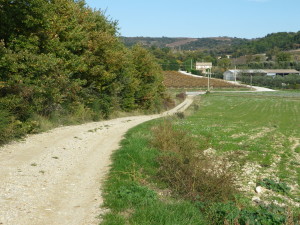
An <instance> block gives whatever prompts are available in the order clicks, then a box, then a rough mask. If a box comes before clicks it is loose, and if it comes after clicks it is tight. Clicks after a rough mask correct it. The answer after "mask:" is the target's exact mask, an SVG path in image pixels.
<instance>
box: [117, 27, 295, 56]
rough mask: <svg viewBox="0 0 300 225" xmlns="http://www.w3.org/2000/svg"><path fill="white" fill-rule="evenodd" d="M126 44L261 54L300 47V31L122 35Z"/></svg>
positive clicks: (224, 52)
mask: <svg viewBox="0 0 300 225" xmlns="http://www.w3.org/2000/svg"><path fill="white" fill-rule="evenodd" d="M121 39H122V41H123V42H124V43H125V45H126V46H129V47H130V46H132V45H135V44H137V43H141V44H142V45H143V46H145V47H152V46H155V47H158V48H165V47H169V48H172V49H176V50H190V51H194V50H204V51H205V50H207V51H210V52H214V53H216V54H233V53H236V54H237V55H247V54H261V53H266V52H268V51H270V50H272V49H274V48H278V50H281V51H289V50H294V49H299V48H300V31H299V32H278V33H272V34H268V35H266V36H265V37H262V38H256V39H251V40H250V39H243V38H232V37H208V38H187V37H178V38H169V37H121Z"/></svg>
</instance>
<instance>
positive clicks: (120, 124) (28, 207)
mask: <svg viewBox="0 0 300 225" xmlns="http://www.w3.org/2000/svg"><path fill="white" fill-rule="evenodd" d="M192 101H193V100H192V97H188V98H187V99H186V100H185V101H184V102H182V103H181V104H180V105H178V106H177V107H175V108H174V109H172V110H170V111H168V112H165V113H163V114H157V115H148V116H135V117H126V118H118V119H114V120H109V121H103V122H93V123H88V124H84V125H79V126H69V127H60V128H56V129H54V130H51V131H49V132H45V133H41V134H37V135H32V136H29V137H28V138H26V139H24V140H23V141H20V142H16V143H12V144H9V145H5V146H3V147H1V148H0V171H1V174H0V180H1V186H0V224H5V225H32V224H39V225H41V224H45V225H46V224H47V225H48V224H56V225H58V224H66V225H69V224H78V225H86V224H98V223H99V219H98V218H96V217H97V216H98V215H99V214H100V209H99V205H100V204H101V203H102V198H101V192H100V191H99V186H100V184H101V181H102V179H104V176H105V174H106V172H107V169H108V167H109V165H110V155H111V153H112V151H113V150H115V149H117V148H118V146H119V142H120V140H121V139H122V137H123V135H124V134H125V133H126V132H127V130H128V129H129V128H131V127H134V126H136V125H137V124H140V123H143V122H145V121H148V120H151V119H155V118H159V117H161V116H165V115H170V114H174V113H176V112H178V111H183V110H185V109H186V108H187V107H188V106H189V105H190V104H191V103H192Z"/></svg>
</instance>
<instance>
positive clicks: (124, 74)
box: [0, 0, 164, 144]
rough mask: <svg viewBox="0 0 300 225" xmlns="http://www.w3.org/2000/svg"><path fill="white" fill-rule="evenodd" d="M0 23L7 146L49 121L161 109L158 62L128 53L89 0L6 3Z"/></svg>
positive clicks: (0, 95) (1, 106) (1, 129)
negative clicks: (90, 6) (116, 112)
mask: <svg viewBox="0 0 300 225" xmlns="http://www.w3.org/2000/svg"><path fill="white" fill-rule="evenodd" d="M0 17H1V27H0V115H1V125H0V134H1V135H0V144H1V143H3V142H5V141H7V140H9V139H10V138H12V137H19V136H22V135H23V134H24V133H28V132H35V131H37V130H38V129H39V128H40V127H41V126H42V125H43V124H44V125H45V124H49V122H47V121H49V120H50V121H52V122H55V123H58V124H60V123H70V122H71V123H73V122H78V121H84V120H91V119H94V120H97V119H99V118H107V117H109V116H110V115H111V114H112V113H113V112H114V111H117V110H122V111H132V110H146V111H149V110H151V111H154V110H158V109H159V108H160V106H161V101H162V98H163V95H164V94H163V92H164V88H163V86H162V79H163V77H162V74H161V69H160V66H159V65H158V64H157V63H156V60H155V58H154V57H153V56H152V55H151V54H150V53H149V52H148V51H147V50H145V49H143V48H141V47H140V46H134V47H132V48H131V49H127V48H126V47H125V46H124V45H123V43H122V42H120V40H119V37H118V27H117V23H116V22H115V21H111V20H109V19H108V18H107V17H106V16H105V15H104V14H103V13H102V12H101V11H94V10H92V9H90V8H88V7H87V6H86V5H85V2H84V0H79V1H73V0H53V1H44V0H20V1H7V0H2V1H1V7H0Z"/></svg>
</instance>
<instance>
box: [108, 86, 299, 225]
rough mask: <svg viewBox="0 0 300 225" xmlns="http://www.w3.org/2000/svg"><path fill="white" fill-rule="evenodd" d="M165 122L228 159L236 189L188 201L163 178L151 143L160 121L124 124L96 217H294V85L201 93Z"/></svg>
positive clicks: (150, 220) (118, 220) (149, 220)
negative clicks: (228, 195) (222, 198)
mask: <svg viewBox="0 0 300 225" xmlns="http://www.w3.org/2000/svg"><path fill="white" fill-rule="evenodd" d="M171 121H172V123H173V125H174V127H175V129H177V130H186V131H187V133H188V134H189V136H191V137H192V138H193V139H194V140H195V141H196V142H197V143H199V146H198V150H199V152H206V153H207V154H209V155H210V156H211V157H213V158H214V157H215V158H218V157H223V158H225V159H226V160H227V162H228V163H230V165H232V166H231V167H232V170H233V172H234V174H235V177H236V181H235V183H236V185H237V187H238V188H239V190H240V194H237V195H236V198H235V200H233V201H228V202H200V201H197V200H194V201H190V200H189V199H185V198H184V197H182V196H180V194H178V193H176V192H175V191H174V190H173V189H172V187H170V186H168V184H167V183H164V182H163V181H162V180H161V179H160V177H159V169H160V166H159V163H158V160H157V157H158V156H160V155H161V154H162V153H161V151H160V150H159V149H155V148H154V147H153V145H151V141H152V142H153V129H154V127H155V126H157V125H158V124H161V123H162V122H163V120H162V119H160V120H154V121H150V122H148V123H145V124H142V125H140V126H138V127H135V128H133V129H131V130H130V131H129V132H128V133H127V135H126V138H125V140H123V142H122V148H121V149H120V150H118V151H116V152H115V154H114V155H113V164H112V169H111V172H110V175H109V179H108V180H107V182H106V185H105V190H104V191H105V195H104V198H105V202H104V206H105V207H107V208H109V209H110V211H109V213H108V214H106V215H105V216H104V217H103V218H104V221H103V223H102V224H118V225H119V224H167V225H171V224H224V222H226V224H246V222H248V224H299V219H300V217H299V203H300V199H299V197H300V195H299V194H300V192H299V185H300V160H299V157H300V145H299V142H300V92H296V91H293V92H270V93H215V94H207V95H204V96H202V97H199V98H197V99H196V101H195V103H194V105H193V106H191V107H190V109H189V110H188V111H187V112H186V117H185V118H184V119H179V118H175V117H173V118H171ZM257 185H260V186H262V187H264V189H263V190H264V191H263V192H262V193H260V194H257V193H255V187H256V186H257ZM253 196H256V197H259V199H260V200H259V204H257V203H255V202H253V201H251V199H252V198H253ZM288 212H294V217H293V216H291V215H292V214H293V213H288ZM297 220H298V223H297V222H295V221H297ZM245 221H246V222H245ZM293 221H294V222H293ZM237 222H239V223H237Z"/></svg>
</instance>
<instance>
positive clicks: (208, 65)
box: [196, 62, 212, 74]
mask: <svg viewBox="0 0 300 225" xmlns="http://www.w3.org/2000/svg"><path fill="white" fill-rule="evenodd" d="M211 68H212V62H196V70H200V71H201V72H202V73H203V74H206V73H207V69H210V70H211Z"/></svg>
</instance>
